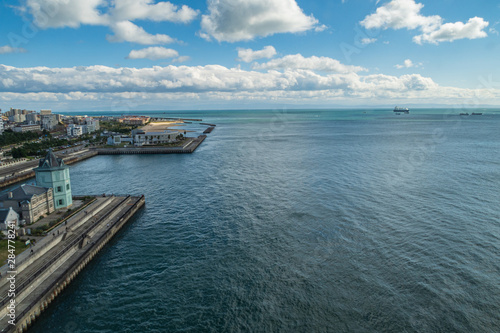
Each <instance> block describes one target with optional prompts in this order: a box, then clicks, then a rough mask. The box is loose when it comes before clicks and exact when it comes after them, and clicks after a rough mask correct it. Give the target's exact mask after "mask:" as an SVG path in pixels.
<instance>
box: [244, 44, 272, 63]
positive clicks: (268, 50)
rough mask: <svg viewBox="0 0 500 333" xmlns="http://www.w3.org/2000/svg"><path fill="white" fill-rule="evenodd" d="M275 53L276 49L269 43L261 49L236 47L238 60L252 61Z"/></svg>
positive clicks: (270, 56)
mask: <svg viewBox="0 0 500 333" xmlns="http://www.w3.org/2000/svg"><path fill="white" fill-rule="evenodd" d="M275 55H276V49H275V48H274V47H272V46H270V45H268V46H266V47H264V48H263V49H262V50H258V51H254V50H252V49H242V48H238V59H237V60H238V61H244V62H252V61H255V60H257V59H262V58H268V59H270V58H272V57H274V56H275Z"/></svg>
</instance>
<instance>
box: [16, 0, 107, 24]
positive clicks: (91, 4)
mask: <svg viewBox="0 0 500 333" xmlns="http://www.w3.org/2000/svg"><path fill="white" fill-rule="evenodd" d="M106 5H107V1H105V0H72V1H68V0H27V1H26V7H25V9H28V11H29V12H30V13H31V14H32V15H33V18H34V22H35V24H36V25H38V26H39V27H41V28H61V27H71V28H78V27H79V26H80V25H81V24H90V25H106V24H107V23H108V19H109V17H108V16H107V15H106V14H103V13H102V12H101V11H100V9H99V8H101V7H102V6H106Z"/></svg>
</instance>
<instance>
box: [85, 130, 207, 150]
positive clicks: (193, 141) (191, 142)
mask: <svg viewBox="0 0 500 333" xmlns="http://www.w3.org/2000/svg"><path fill="white" fill-rule="evenodd" d="M206 138H207V136H206V135H200V136H198V137H197V138H189V139H188V140H187V142H186V143H185V144H184V145H183V146H182V147H161V146H142V147H127V148H94V149H93V150H94V151H95V152H96V154H98V155H128V154H191V153H193V152H194V151H195V150H196V148H198V146H199V145H200V144H201V143H202V142H203V141H204V140H205V139H206Z"/></svg>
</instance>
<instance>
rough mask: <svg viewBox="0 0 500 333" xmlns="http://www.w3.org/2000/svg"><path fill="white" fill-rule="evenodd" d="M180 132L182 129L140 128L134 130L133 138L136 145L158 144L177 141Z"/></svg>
mask: <svg viewBox="0 0 500 333" xmlns="http://www.w3.org/2000/svg"><path fill="white" fill-rule="evenodd" d="M180 134H181V132H180V131H178V130H171V129H168V128H167V129H158V130H149V129H144V128H142V129H141V128H139V129H135V130H133V131H132V138H133V139H134V146H144V145H158V144H162V143H171V142H176V141H178V136H179V135H180Z"/></svg>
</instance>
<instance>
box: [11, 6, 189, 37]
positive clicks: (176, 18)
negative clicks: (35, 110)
mask: <svg viewBox="0 0 500 333" xmlns="http://www.w3.org/2000/svg"><path fill="white" fill-rule="evenodd" d="M20 10H21V12H29V13H31V15H32V16H33V18H34V23H35V24H36V25H37V26H38V27H40V28H43V29H46V28H62V27H71V28H78V27H79V26H80V25H82V24H83V25H101V26H109V27H110V28H111V30H113V32H114V33H115V35H114V36H109V35H108V36H107V39H108V41H110V42H125V41H126V42H133V43H138V44H144V45H151V44H165V43H171V42H173V41H174V39H172V38H171V37H169V36H167V35H165V34H150V33H147V32H146V31H145V30H144V29H143V28H142V27H139V26H137V25H136V24H134V23H132V21H135V20H151V21H170V22H182V23H187V22H191V21H192V20H194V19H195V18H196V17H197V16H198V11H196V10H194V9H191V8H190V7H188V6H185V5H183V6H181V7H179V6H176V5H174V4H172V3H170V2H168V1H162V2H157V3H155V1H154V0H71V1H70V0H26V3H25V5H24V6H22V7H21V9H20Z"/></svg>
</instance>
